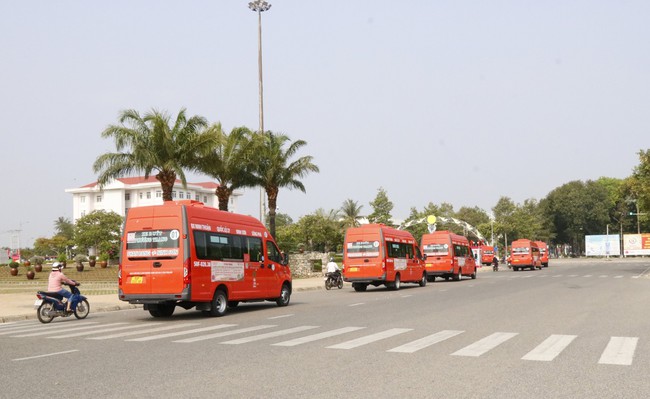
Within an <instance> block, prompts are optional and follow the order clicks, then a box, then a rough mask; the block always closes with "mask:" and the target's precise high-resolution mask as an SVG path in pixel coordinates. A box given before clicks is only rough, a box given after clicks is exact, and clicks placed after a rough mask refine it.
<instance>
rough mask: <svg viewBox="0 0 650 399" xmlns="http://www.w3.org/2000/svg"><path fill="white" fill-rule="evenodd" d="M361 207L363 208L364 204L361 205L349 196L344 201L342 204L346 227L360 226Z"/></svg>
mask: <svg viewBox="0 0 650 399" xmlns="http://www.w3.org/2000/svg"><path fill="white" fill-rule="evenodd" d="M361 208H363V205H359V203H358V202H357V201H353V200H351V199H349V198H348V199H346V200H345V201H343V205H342V206H341V212H342V213H343V226H345V227H357V226H359V218H360V217H361Z"/></svg>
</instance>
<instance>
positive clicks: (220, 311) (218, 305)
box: [209, 289, 228, 317]
mask: <svg viewBox="0 0 650 399" xmlns="http://www.w3.org/2000/svg"><path fill="white" fill-rule="evenodd" d="M226 309H228V297H227V296H226V293H225V292H224V291H223V290H222V289H218V290H216V291H215V292H214V298H212V307H211V308H210V311H209V315H210V316H212V317H221V316H223V315H225V314H226Z"/></svg>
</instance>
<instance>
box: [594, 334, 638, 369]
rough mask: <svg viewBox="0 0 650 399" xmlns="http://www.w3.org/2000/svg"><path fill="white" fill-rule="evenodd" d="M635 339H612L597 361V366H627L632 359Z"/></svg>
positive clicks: (636, 339)
mask: <svg viewBox="0 0 650 399" xmlns="http://www.w3.org/2000/svg"><path fill="white" fill-rule="evenodd" d="M638 341H639V338H637V337H612V338H610V340H609V343H608V344H607V347H606V348H605V350H604V351H603V354H602V355H601V356H600V360H598V363H599V364H614V365H619V366H629V365H631V364H632V359H633V358H634V351H635V350H636V344H637V342H638Z"/></svg>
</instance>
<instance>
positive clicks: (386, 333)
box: [327, 328, 413, 349]
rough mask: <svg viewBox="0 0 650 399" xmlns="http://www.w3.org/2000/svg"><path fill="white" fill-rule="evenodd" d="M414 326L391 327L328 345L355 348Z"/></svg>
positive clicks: (392, 335)
mask: <svg viewBox="0 0 650 399" xmlns="http://www.w3.org/2000/svg"><path fill="white" fill-rule="evenodd" d="M412 330H413V329H412V328H391V329H389V330H386V331H381V332H378V333H376V334H370V335H366V336H365V337H360V338H357V339H353V340H350V341H346V342H341V343H340V344H336V345H332V346H328V347H327V348H330V349H354V348H356V347H359V346H362V345H367V344H369V343H372V342H376V341H380V340H382V339H386V338H390V337H394V336H395V335H399V334H404V333H406V332H409V331H412Z"/></svg>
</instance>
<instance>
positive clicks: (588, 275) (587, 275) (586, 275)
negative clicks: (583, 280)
mask: <svg viewBox="0 0 650 399" xmlns="http://www.w3.org/2000/svg"><path fill="white" fill-rule="evenodd" d="M582 277H591V274H585V275H584V276H582Z"/></svg>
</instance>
